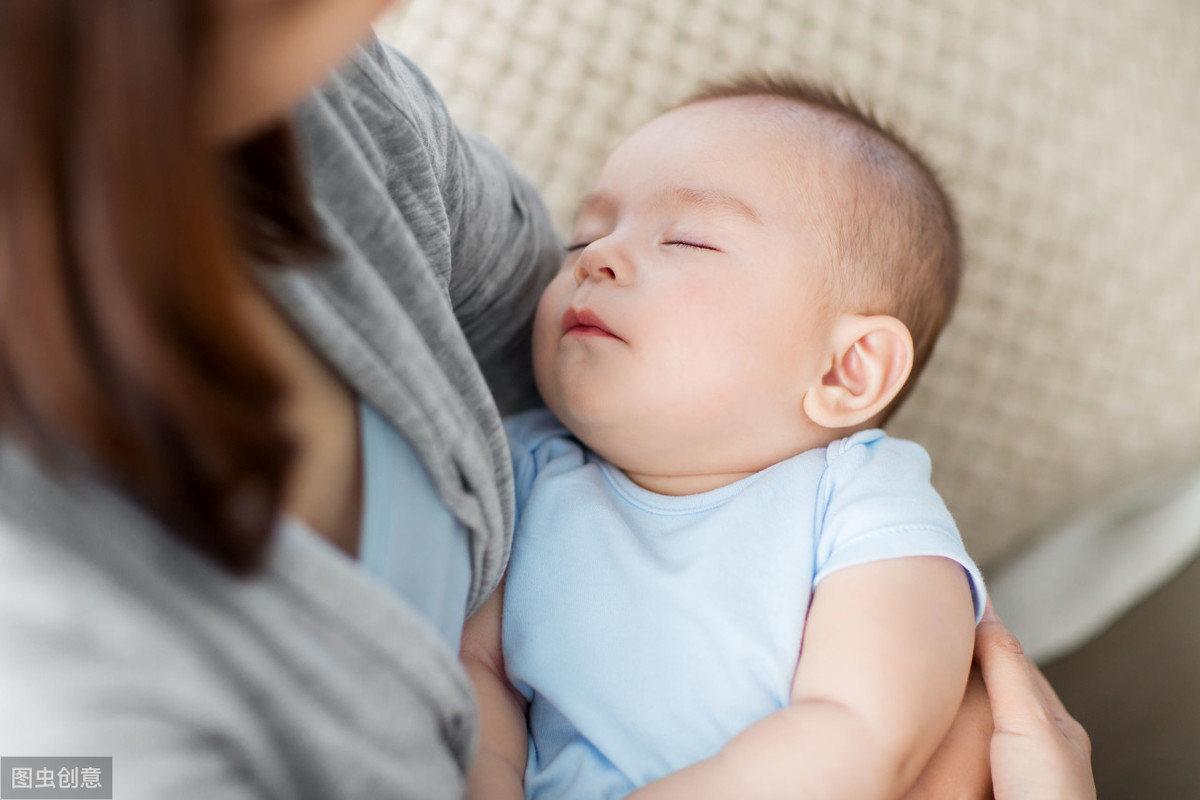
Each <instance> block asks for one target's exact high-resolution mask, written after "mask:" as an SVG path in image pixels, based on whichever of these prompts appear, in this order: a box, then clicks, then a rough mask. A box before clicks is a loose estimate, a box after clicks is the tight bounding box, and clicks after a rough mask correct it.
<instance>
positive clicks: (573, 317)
mask: <svg viewBox="0 0 1200 800" xmlns="http://www.w3.org/2000/svg"><path fill="white" fill-rule="evenodd" d="M562 335H563V336H599V337H602V338H610V339H621V337H620V336H617V335H616V334H615V333H613V332H612V331H610V330H609V329H608V326H607V325H605V324H604V320H602V319H600V317H599V316H597V315H596V314H595V313H593V312H592V311H590V310H588V309H586V308H568V309H567V313H565V314H563V318H562ZM622 341H624V340H622Z"/></svg>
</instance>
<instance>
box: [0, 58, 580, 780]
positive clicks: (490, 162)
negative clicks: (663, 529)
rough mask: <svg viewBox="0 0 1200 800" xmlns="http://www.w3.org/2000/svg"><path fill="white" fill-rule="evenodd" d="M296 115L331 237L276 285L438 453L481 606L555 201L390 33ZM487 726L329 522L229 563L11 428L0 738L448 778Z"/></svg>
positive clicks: (419, 630) (351, 377) (429, 460)
mask: <svg viewBox="0 0 1200 800" xmlns="http://www.w3.org/2000/svg"><path fill="white" fill-rule="evenodd" d="M297 122H298V125H299V130H300V134H301V139H302V143H303V150H304V155H305V159H306V163H307V168H308V173H309V175H310V177H311V181H312V185H313V191H314V196H315V203H316V206H317V209H318V212H319V214H320V217H321V219H322V221H323V223H324V225H325V227H326V231H327V234H328V236H329V238H330V240H331V242H332V243H333V245H334V247H335V249H336V252H337V256H336V257H335V258H334V259H332V261H331V263H329V264H326V265H324V266H323V267H322V268H321V269H317V270H315V271H305V272H303V273H301V272H288V273H282V274H280V273H276V274H273V275H264V276H263V280H264V281H265V282H266V283H267V285H268V288H269V290H270V291H271V292H272V293H273V294H274V295H275V296H276V297H277V298H278V300H279V302H280V303H281V304H282V306H283V307H284V308H285V309H286V311H287V313H289V314H290V315H291V317H292V318H293V319H294V321H295V323H296V324H297V325H298V326H299V327H300V329H301V330H303V331H304V332H305V333H306V335H307V336H308V338H309V339H310V341H311V342H312V343H313V345H314V346H315V347H316V348H317V349H318V351H320V352H321V353H323V354H324V356H325V357H326V358H327V359H328V361H329V363H331V364H332V365H333V366H334V368H335V369H336V370H338V371H339V372H340V373H341V374H342V376H343V377H344V378H345V380H346V381H347V382H348V383H349V385H351V386H352V387H353V388H354V389H355V390H356V391H357V392H359V393H360V394H361V395H362V396H364V397H365V398H366V399H367V400H369V401H370V402H371V403H372V404H373V405H374V406H375V407H376V408H377V409H379V411H380V412H381V413H383V414H384V415H385V416H387V417H388V418H390V419H391V420H392V422H394V423H395V424H396V425H397V427H398V428H399V429H400V430H401V431H403V432H404V434H405V435H406V436H408V438H409V439H410V441H411V442H412V444H413V446H414V448H415V449H416V450H417V452H418V453H419V454H420V455H421V457H422V459H423V461H424V463H425V465H426V467H427V469H428V471H429V473H430V475H431V477H432V479H433V481H434V484H435V486H436V487H437V489H438V492H439V493H440V495H441V497H442V499H443V501H444V502H445V503H446V505H447V507H448V508H449V509H450V510H451V511H452V512H453V513H454V514H455V516H456V517H458V519H459V520H461V521H462V522H463V523H464V525H465V526H466V527H467V529H468V530H469V531H470V534H471V542H472V561H473V567H474V569H473V580H472V586H471V607H472V608H475V607H477V606H478V605H479V604H480V603H481V602H482V600H483V599H484V598H485V597H486V595H487V594H488V593H489V592H490V591H491V589H492V588H493V587H494V586H495V584H496V582H497V581H498V579H499V576H500V573H501V571H502V569H503V567H504V563H505V561H506V558H507V552H508V544H509V529H510V525H511V521H512V498H511V493H512V490H511V483H512V481H511V474H510V467H509V458H508V451H507V448H506V445H505V441H504V436H503V430H502V428H501V425H500V418H499V414H498V412H497V407H496V404H495V402H494V401H493V399H492V394H491V393H490V392H489V384H490V386H491V388H492V389H493V390H494V391H495V392H496V394H497V396H498V397H500V398H501V399H502V401H503V403H505V404H510V405H512V404H518V403H519V402H520V401H521V399H522V398H523V397H526V396H527V394H528V392H529V391H530V388H531V381H530V375H529V369H528V355H527V334H528V322H529V319H530V317H531V315H532V312H533V309H534V307H535V304H536V302H537V294H538V289H539V288H540V286H541V285H542V284H543V283H544V282H545V281H546V280H548V278H549V275H550V273H551V272H552V271H553V269H554V268H555V265H556V263H557V259H558V256H559V251H558V247H557V242H556V240H555V237H554V234H553V232H552V230H551V228H550V224H549V220H548V217H547V215H546V213H545V211H544V209H543V208H542V206H541V204H540V201H539V200H538V199H537V196H536V194H535V192H534V190H533V189H532V187H530V186H529V185H528V184H527V183H526V182H525V181H523V180H522V179H521V178H519V177H518V176H517V175H516V174H515V173H514V171H513V169H512V167H511V166H510V165H509V163H508V162H507V161H506V160H505V159H504V158H503V157H502V156H501V155H499V154H498V152H496V151H495V150H493V149H492V148H490V147H489V146H487V145H485V144H483V143H482V142H480V141H477V140H475V139H473V138H470V137H467V136H465V135H464V134H462V133H461V132H459V131H458V130H457V129H456V128H455V127H454V126H453V124H452V123H451V122H450V120H449V119H448V118H447V115H446V111H445V109H444V108H443V106H442V104H441V101H440V99H439V98H438V96H437V94H436V92H435V91H434V90H433V89H432V87H431V86H430V85H429V84H428V82H427V80H426V79H425V78H424V76H422V75H421V74H420V73H419V72H418V71H417V70H416V68H415V67H413V66H412V64H411V63H409V62H407V61H406V60H405V59H404V58H403V57H401V56H399V55H398V54H396V53H394V52H392V51H390V50H388V49H386V48H385V47H383V46H382V45H380V44H379V43H378V42H377V41H374V40H372V41H370V42H368V43H367V44H366V45H364V47H363V48H362V50H361V52H359V53H358V55H356V57H355V59H354V60H353V62H352V63H350V64H349V65H347V67H346V68H345V69H344V70H342V71H341V72H340V74H339V75H338V76H336V78H335V79H334V80H333V81H331V82H330V84H329V85H327V86H326V87H324V88H323V89H322V90H321V91H320V92H318V93H316V94H315V95H314V96H313V97H312V98H311V100H310V101H309V102H307V103H306V104H305V105H304V107H303V108H301V109H300V110H299V111H298V112H297ZM481 365H482V370H481V369H480V367H481ZM485 376H486V379H485ZM474 725H475V723H474V711H473V710H472V704H471V695H470V690H469V685H468V683H467V681H466V679H465V677H464V674H463V673H462V671H461V670H460V668H459V666H458V664H457V661H456V658H455V654H454V653H451V652H449V651H448V650H447V649H446V647H445V646H444V645H443V644H442V643H441V641H440V640H439V639H438V637H437V635H436V634H435V633H434V632H433V631H432V630H431V629H430V628H429V627H428V626H427V625H426V624H425V623H424V622H423V621H422V620H420V619H419V618H417V617H416V616H415V615H414V613H413V612H412V611H410V610H409V609H407V608H406V607H405V606H404V605H403V604H402V603H400V602H399V601H398V600H397V599H395V597H394V595H392V594H391V593H390V592H389V591H387V590H386V589H385V588H383V587H382V586H380V585H377V584H376V583H375V582H374V581H373V580H371V579H370V578H369V577H368V576H367V575H366V574H365V573H364V572H363V571H362V570H360V569H359V568H358V567H357V566H356V565H355V564H354V563H353V562H352V561H350V560H349V559H348V558H346V557H345V556H343V555H342V554H340V553H339V552H337V551H336V550H335V549H333V548H332V547H331V546H329V545H328V544H326V543H325V542H324V541H323V540H320V539H318V538H315V537H314V536H313V535H311V534H308V533H305V532H304V531H303V530H302V529H300V528H299V527H293V526H289V525H287V524H281V526H280V531H279V535H278V536H277V538H276V540H275V543H274V545H273V549H272V553H271V556H270V559H269V562H268V564H267V566H266V568H265V570H264V571H263V572H262V573H261V574H259V575H257V576H255V577H254V578H252V579H248V580H236V579H233V578H231V577H230V576H229V575H227V574H226V573H225V572H223V571H222V570H221V569H219V568H217V567H216V566H214V564H213V563H211V562H210V561H208V560H207V559H205V558H204V557H202V556H199V555H197V554H196V553H194V552H193V551H191V550H190V549H188V548H187V547H186V546H183V545H181V544H179V543H178V542H177V540H176V539H174V538H172V537H170V536H168V535H167V534H166V533H165V532H164V531H162V530H161V529H160V528H159V527H158V526H157V525H156V524H155V523H154V522H153V521H151V520H150V519H148V518H147V517H146V516H145V515H144V514H143V513H141V511H140V510H139V509H138V508H137V507H135V506H133V505H131V504H130V503H129V502H128V501H127V500H126V499H124V498H123V497H121V496H119V495H117V494H115V493H113V492H111V491H109V490H108V489H106V488H105V487H104V486H102V485H99V484H97V483H92V482H87V481H82V480H74V481H70V482H66V481H62V480H58V479H53V478H51V477H48V476H47V475H46V474H44V473H43V472H42V471H41V470H40V469H39V468H38V467H37V466H36V465H35V464H34V463H33V462H31V460H30V459H28V458H27V457H26V455H25V454H24V453H23V452H21V451H20V450H18V449H17V448H16V447H14V446H12V445H11V443H8V444H6V443H3V442H0V756H19V755H41V756H66V755H91V756H112V757H113V759H114V762H113V771H114V782H115V789H116V793H115V795H114V797H117V798H130V799H132V798H154V799H155V800H160V799H161V798H191V797H195V798H209V799H212V798H251V797H254V798H259V797H272V798H322V800H329V799H332V798H385V797H386V798H442V797H447V798H451V797H460V796H461V794H462V791H463V785H464V768H465V762H466V759H467V757H468V755H469V753H470V748H471V744H472V740H473V737H474Z"/></svg>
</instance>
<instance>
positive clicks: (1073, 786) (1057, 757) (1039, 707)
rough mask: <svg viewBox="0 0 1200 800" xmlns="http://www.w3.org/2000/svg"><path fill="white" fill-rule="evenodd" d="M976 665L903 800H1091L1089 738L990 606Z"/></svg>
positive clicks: (977, 639) (980, 634)
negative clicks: (942, 736)
mask: <svg viewBox="0 0 1200 800" xmlns="http://www.w3.org/2000/svg"><path fill="white" fill-rule="evenodd" d="M975 661H976V666H975V667H973V668H972V670H971V679H970V681H969V682H968V684H967V692H966V696H965V697H964V698H963V702H962V706H961V707H960V708H959V711H958V716H957V717H956V718H955V720H954V724H953V726H952V727H951V728H950V732H949V733H948V734H947V735H946V738H945V739H944V740H943V741H942V744H941V745H940V746H939V747H938V750H937V752H936V753H934V756H933V758H932V759H930V761H929V764H928V765H927V766H926V767H925V771H924V772H922V773H921V777H920V778H919V779H918V780H917V783H916V785H915V786H914V787H913V788H912V790H911V791H910V792H909V793H908V794H907V795H905V800H945V798H962V799H963V800H966V799H967V798H973V799H977V800H986V799H987V798H990V797H992V796H993V792H994V797H995V798H996V800H1041V798H1056V800H1058V799H1062V800H1094V798H1095V797H1096V785H1095V782H1094V781H1093V779H1092V768H1091V743H1090V742H1089V741H1088V736H1087V733H1086V732H1084V730H1083V726H1081V725H1080V724H1079V723H1078V722H1076V721H1075V720H1074V719H1072V718H1071V715H1070V714H1068V713H1067V710H1066V708H1064V707H1063V704H1062V701H1061V700H1059V699H1058V695H1056V694H1055V693H1054V689H1052V688H1051V687H1050V683H1049V682H1048V681H1047V680H1046V678H1045V676H1043V675H1042V673H1041V672H1040V671H1039V670H1038V668H1037V667H1036V666H1034V664H1033V662H1032V661H1030V660H1029V659H1028V658H1026V657H1025V651H1024V650H1023V649H1022V648H1021V643H1020V642H1019V641H1017V638H1016V637H1015V636H1013V635H1012V634H1011V633H1010V632H1009V631H1008V629H1007V628H1005V627H1004V624H1003V623H1001V622H1000V620H999V619H998V618H997V617H996V613H995V612H994V611H993V610H992V604H991V603H990V602H989V603H988V606H987V611H986V612H984V617H983V621H982V622H981V623H980V624H979V627H978V628H977V629H976V631H975ZM989 756H990V762H991V767H990V771H989Z"/></svg>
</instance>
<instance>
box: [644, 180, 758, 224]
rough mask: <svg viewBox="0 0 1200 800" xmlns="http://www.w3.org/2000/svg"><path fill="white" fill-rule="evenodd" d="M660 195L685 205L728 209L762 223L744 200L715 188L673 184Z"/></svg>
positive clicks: (721, 209)
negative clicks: (696, 187)
mask: <svg viewBox="0 0 1200 800" xmlns="http://www.w3.org/2000/svg"><path fill="white" fill-rule="evenodd" d="M662 195H663V196H664V197H665V198H666V199H668V200H670V201H672V202H675V203H679V204H680V205H685V206H700V207H701V208H708V209H713V210H716V211H730V212H732V213H734V214H737V215H738V216H739V217H745V218H746V219H748V220H749V221H750V222H753V223H754V224H756V225H762V224H763V221H762V217H760V216H759V215H758V212H756V211H755V210H754V209H753V208H751V207H750V206H749V205H747V204H746V203H745V202H744V201H742V200H740V199H738V198H737V197H734V196H733V195H731V194H726V193H725V192H721V191H718V190H716V189H695V188H692V187H690V186H674V187H672V188H670V189H667V190H665V191H664V192H662Z"/></svg>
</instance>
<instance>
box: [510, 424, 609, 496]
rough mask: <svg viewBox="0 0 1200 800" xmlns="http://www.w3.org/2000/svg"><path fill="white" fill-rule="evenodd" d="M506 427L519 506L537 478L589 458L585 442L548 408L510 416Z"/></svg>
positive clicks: (563, 469)
mask: <svg viewBox="0 0 1200 800" xmlns="http://www.w3.org/2000/svg"><path fill="white" fill-rule="evenodd" d="M504 431H505V433H506V434H507V435H508V447H509V450H510V451H511V453H512V465H513V479H514V482H515V488H516V495H517V506H518V508H519V507H520V506H521V505H523V504H524V501H525V498H527V497H528V495H529V492H530V490H531V489H532V488H533V482H534V480H535V479H536V478H538V477H539V476H546V475H547V474H550V473H558V472H563V471H568V470H571V469H576V468H578V467H581V466H583V465H584V464H585V463H587V461H588V451H587V449H586V448H585V447H584V446H583V444H581V443H580V441H579V440H578V439H576V438H575V437H574V436H572V435H571V432H570V431H569V430H567V428H566V427H565V426H564V425H563V424H562V423H561V422H559V421H558V419H557V418H556V417H555V416H554V415H553V414H551V413H550V412H549V411H547V410H546V409H544V408H538V409H533V410H531V411H525V412H522V413H520V414H514V415H513V416H511V417H506V418H505V420H504Z"/></svg>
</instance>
